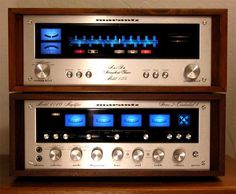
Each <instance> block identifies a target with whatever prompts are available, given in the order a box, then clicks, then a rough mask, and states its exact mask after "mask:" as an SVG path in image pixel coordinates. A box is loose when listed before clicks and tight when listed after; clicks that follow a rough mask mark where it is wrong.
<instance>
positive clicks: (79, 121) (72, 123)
mask: <svg viewBox="0 0 236 194" xmlns="http://www.w3.org/2000/svg"><path fill="white" fill-rule="evenodd" d="M85 125H86V117H85V114H65V126H66V127H85Z"/></svg>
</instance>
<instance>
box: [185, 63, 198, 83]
mask: <svg viewBox="0 0 236 194" xmlns="http://www.w3.org/2000/svg"><path fill="white" fill-rule="evenodd" d="M199 74H200V67H199V66H198V65H197V64H189V65H187V66H186V67H185V69H184V77H185V79H186V80H187V81H195V80H196V79H197V78H198V76H199Z"/></svg>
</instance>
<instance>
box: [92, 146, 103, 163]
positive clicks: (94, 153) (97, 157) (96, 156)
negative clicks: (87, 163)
mask: <svg viewBox="0 0 236 194" xmlns="http://www.w3.org/2000/svg"><path fill="white" fill-rule="evenodd" d="M102 157H103V153H102V150H101V149H100V148H94V149H93V151H92V153H91V158H92V159H93V160H94V161H99V160H101V159H102Z"/></svg>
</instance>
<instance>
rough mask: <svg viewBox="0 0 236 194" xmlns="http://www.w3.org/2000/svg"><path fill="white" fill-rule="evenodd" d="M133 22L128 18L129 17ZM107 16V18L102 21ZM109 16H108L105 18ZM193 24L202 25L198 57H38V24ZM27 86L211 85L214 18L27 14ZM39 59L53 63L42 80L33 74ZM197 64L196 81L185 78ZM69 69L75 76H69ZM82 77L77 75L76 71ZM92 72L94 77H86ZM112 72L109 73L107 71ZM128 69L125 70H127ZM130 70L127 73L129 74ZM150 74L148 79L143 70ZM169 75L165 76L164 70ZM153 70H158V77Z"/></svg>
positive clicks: (25, 53) (25, 35)
mask: <svg viewBox="0 0 236 194" xmlns="http://www.w3.org/2000/svg"><path fill="white" fill-rule="evenodd" d="M130 18H131V20H132V19H133V20H134V21H125V20H126V19H130ZM103 19H105V21H103ZM106 19H108V20H107V21H106ZM109 19H111V20H115V21H116V22H118V21H119V23H127V24H129V23H130V24H132V23H169V24H171V23H192V24H199V25H200V33H199V34H200V37H199V40H200V45H199V49H200V57H199V59H40V60H39V59H35V41H34V40H35V38H34V37H35V23H116V22H111V21H109ZM23 25H24V27H23V28H24V85H64V86H80V85H81V86H83V85H122V86H210V85H211V18H210V17H200V16H198V17H189V16H184V17H183V16H176V17H168V16H163V17H156V16H143V17H138V16H135V17H131V16H60V15H56V16H35V15H27V16H24V23H23ZM38 62H43V63H47V64H50V72H51V73H50V75H49V77H47V78H46V79H43V80H39V79H37V78H36V76H35V74H34V69H35V65H36V64H37V63H38ZM188 64H197V65H199V67H200V75H199V77H198V79H196V80H195V81H191V82H189V81H186V80H185V79H184V75H183V74H184V68H185V67H186V66H187V65H188ZM68 71H70V72H72V74H73V76H72V77H71V78H68V77H67V76H66V73H67V72H68ZM78 71H79V72H81V73H82V75H83V76H82V77H81V78H77V77H76V73H77V72H78ZM88 71H90V72H91V73H92V77H90V78H87V77H86V76H85V74H86V72H88ZM107 72H109V73H107ZM125 72H126V73H125ZM127 72H128V73H127ZM144 72H145V73H149V77H148V78H144V77H143V73H144ZM166 72H167V73H168V77H164V76H163V73H164V74H165V75H166ZM153 73H159V77H158V78H154V77H153Z"/></svg>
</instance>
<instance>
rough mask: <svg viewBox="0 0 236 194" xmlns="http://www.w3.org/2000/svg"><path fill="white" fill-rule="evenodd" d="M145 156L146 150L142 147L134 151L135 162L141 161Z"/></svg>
mask: <svg viewBox="0 0 236 194" xmlns="http://www.w3.org/2000/svg"><path fill="white" fill-rule="evenodd" d="M143 157H144V152H143V150H142V149H140V148H137V149H135V150H134V151H133V154H132V158H133V160H134V161H135V162H141V161H142V159H143Z"/></svg>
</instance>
